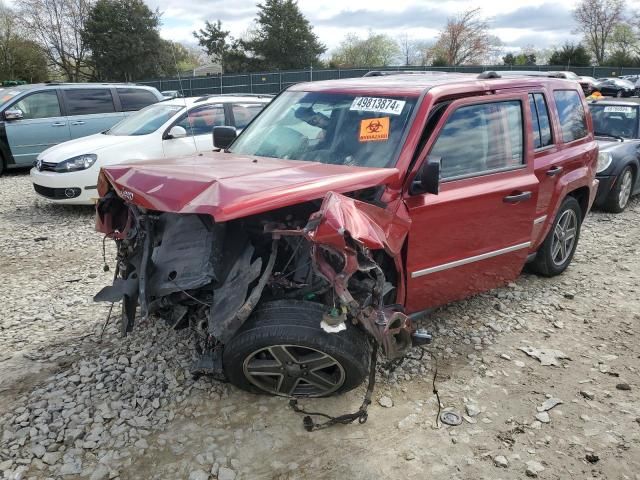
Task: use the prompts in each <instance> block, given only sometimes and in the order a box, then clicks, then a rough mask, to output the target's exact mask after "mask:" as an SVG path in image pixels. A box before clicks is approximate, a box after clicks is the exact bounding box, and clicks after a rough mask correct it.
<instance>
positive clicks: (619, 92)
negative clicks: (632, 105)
mask: <svg viewBox="0 0 640 480" xmlns="http://www.w3.org/2000/svg"><path fill="white" fill-rule="evenodd" d="M623 96H624V92H623V91H622V90H618V91H617V92H616V97H618V98H622V97H623Z"/></svg>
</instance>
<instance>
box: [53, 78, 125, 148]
mask: <svg viewBox="0 0 640 480" xmlns="http://www.w3.org/2000/svg"><path fill="white" fill-rule="evenodd" d="M62 96H63V99H64V103H65V107H66V112H67V118H68V119H69V127H70V130H71V138H80V137H86V136H87V135H93V134H94V133H99V132H103V131H105V130H108V129H109V128H111V127H112V126H113V125H115V124H116V123H117V122H119V121H120V120H122V118H123V117H124V113H122V112H118V111H116V107H115V104H114V100H113V95H112V92H111V89H110V88H107V87H103V88H63V89H62Z"/></svg>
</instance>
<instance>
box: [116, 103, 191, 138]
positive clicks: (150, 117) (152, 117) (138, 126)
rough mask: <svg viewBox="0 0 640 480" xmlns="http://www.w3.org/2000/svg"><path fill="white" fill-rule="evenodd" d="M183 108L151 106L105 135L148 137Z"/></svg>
mask: <svg viewBox="0 0 640 480" xmlns="http://www.w3.org/2000/svg"><path fill="white" fill-rule="evenodd" d="M183 108H184V107H182V106H180V105H161V104H160V105H159V104H155V105H151V106H149V107H147V108H143V109H142V110H140V111H138V112H135V113H132V114H131V115H129V116H128V117H126V118H125V119H124V120H122V121H121V122H119V123H117V124H115V125H114V126H113V127H111V129H110V130H107V131H106V132H105V133H106V134H107V135H117V136H129V135H133V136H136V135H148V134H150V133H153V132H155V131H156V130H158V129H159V128H160V127H161V126H162V125H164V124H165V123H166V122H167V121H169V119H171V117H173V116H174V115H175V114H176V113H177V112H179V111H180V110H182V109H183Z"/></svg>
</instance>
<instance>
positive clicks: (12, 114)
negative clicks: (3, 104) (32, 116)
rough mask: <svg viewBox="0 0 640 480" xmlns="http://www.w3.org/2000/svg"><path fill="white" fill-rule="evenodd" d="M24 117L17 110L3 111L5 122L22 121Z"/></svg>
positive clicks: (20, 111)
mask: <svg viewBox="0 0 640 480" xmlns="http://www.w3.org/2000/svg"><path fill="white" fill-rule="evenodd" d="M23 117H24V113H22V110H20V109H19V108H13V109H10V110H5V112H4V119H5V120H22V118H23Z"/></svg>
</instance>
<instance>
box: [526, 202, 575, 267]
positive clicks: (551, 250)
mask: <svg viewBox="0 0 640 480" xmlns="http://www.w3.org/2000/svg"><path fill="white" fill-rule="evenodd" d="M581 224H582V210H581V208H580V204H579V203H578V201H577V200H576V199H575V198H574V197H566V198H565V199H564V201H563V202H562V205H560V209H559V210H558V214H557V215H556V218H555V220H554V222H553V226H552V227H551V230H550V231H549V233H548V234H547V238H545V240H544V242H543V243H542V245H541V246H540V249H539V250H538V253H537V255H536V258H535V260H534V261H533V264H532V267H533V270H535V272H536V273H539V274H540V275H544V276H545V277H554V276H556V275H560V274H561V273H562V272H564V271H565V270H566V269H567V267H568V266H569V264H570V263H571V260H572V259H573V254H574V253H575V251H576V248H577V246H578V239H579V238H580V226H581Z"/></svg>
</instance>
